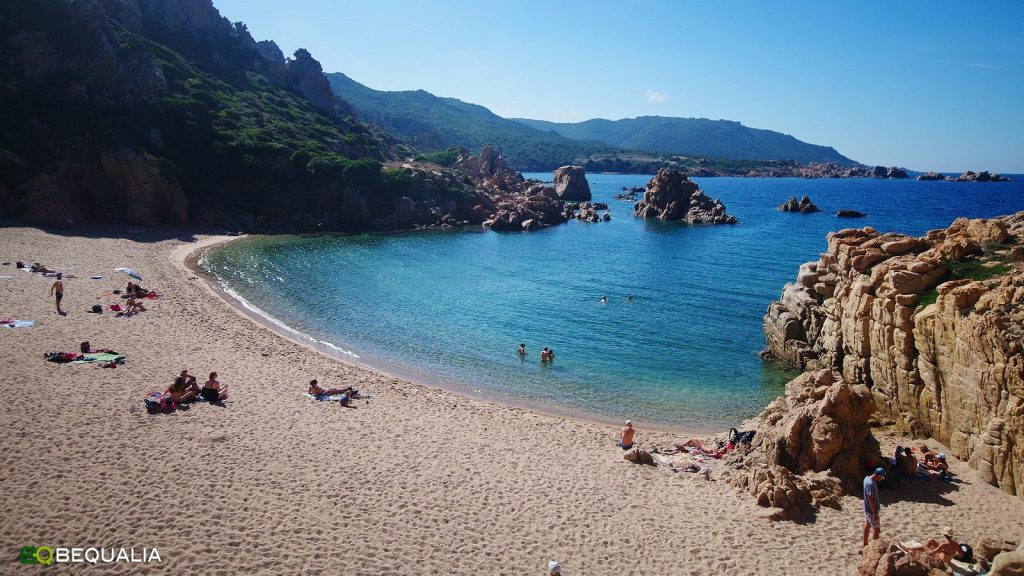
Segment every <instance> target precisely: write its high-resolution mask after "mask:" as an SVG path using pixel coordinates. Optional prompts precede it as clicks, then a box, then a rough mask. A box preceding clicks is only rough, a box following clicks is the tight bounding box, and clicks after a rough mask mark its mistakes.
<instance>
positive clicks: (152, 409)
mask: <svg viewBox="0 0 1024 576" xmlns="http://www.w3.org/2000/svg"><path fill="white" fill-rule="evenodd" d="M142 401H143V403H145V404H146V412H149V413H150V414H168V413H170V412H174V410H175V408H177V406H176V405H175V403H174V400H171V397H170V396H169V395H165V394H164V393H162V392H150V393H149V395H148V396H146V397H145V398H143V400H142Z"/></svg>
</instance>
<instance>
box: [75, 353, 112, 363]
mask: <svg viewBox="0 0 1024 576" xmlns="http://www.w3.org/2000/svg"><path fill="white" fill-rule="evenodd" d="M88 362H124V354H118V353H116V352H90V353H88V354H82V359H81V360H75V364H85V363H88Z"/></svg>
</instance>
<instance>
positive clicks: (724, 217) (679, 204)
mask: <svg viewBox="0 0 1024 576" xmlns="http://www.w3.org/2000/svg"><path fill="white" fill-rule="evenodd" d="M633 208H634V211H633V213H634V214H635V215H637V216H640V217H641V218H658V219H659V220H671V221H679V222H686V223H687V224H735V223H736V217H735V216H731V215H729V214H727V213H726V211H725V205H724V204H722V202H721V201H720V200H717V199H714V200H712V199H711V198H709V197H708V196H707V195H706V194H704V192H703V191H702V190H701V189H700V188H699V187H698V186H697V184H696V183H695V182H692V181H690V179H689V178H687V177H686V175H685V174H683V173H682V172H680V171H678V170H665V169H662V170H659V171H658V174H657V175H655V176H654V178H651V180H650V182H648V183H647V190H646V191H645V192H644V197H643V199H642V200H640V201H639V202H637V203H636V204H635V205H634V207H633Z"/></svg>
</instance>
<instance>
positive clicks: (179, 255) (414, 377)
mask: <svg viewBox="0 0 1024 576" xmlns="http://www.w3.org/2000/svg"><path fill="white" fill-rule="evenodd" d="M258 236H261V235H260V234H245V235H242V236H224V235H212V236H207V237H204V238H202V239H200V240H198V241H197V242H198V243H192V244H187V245H184V246H183V247H182V248H181V249H179V250H176V251H175V252H174V253H173V254H172V258H173V259H174V260H175V261H176V262H175V263H177V264H180V265H182V266H183V269H185V270H187V271H188V272H189V273H191V274H194V275H195V276H196V277H197V278H199V280H200V281H202V283H203V284H204V285H205V287H206V288H207V289H208V290H209V291H210V292H211V293H212V294H213V295H214V296H215V298H216V299H217V300H220V301H221V302H223V303H224V304H225V305H227V306H228V307H229V308H231V309H232V310H234V311H235V312H237V313H238V314H239V315H241V316H243V317H245V318H247V319H248V320H249V321H251V322H253V323H255V324H256V325H258V326H260V327H261V328H263V329H266V330H269V331H270V332H273V333H274V334H277V335H278V336H281V337H282V338H286V339H288V340H290V341H292V342H294V343H296V344H299V345H300V346H305V347H307V348H309V349H311V350H314V351H316V352H318V353H320V354H323V355H324V356H327V357H328V358H330V359H331V360H333V361H335V362H339V363H342V364H345V365H348V366H353V367H357V368H361V369H364V370H369V371H371V372H376V373H378V374H380V375H382V376H385V377H388V378H392V379H397V380H402V381H405V382H408V383H410V384H413V385H416V386H423V387H426V388H431V389H436V390H442V391H444V392H448V393H451V394H455V395H458V396H463V397H467V398H471V399H473V400H479V401H482V402H488V403H491V404H495V405H498V406H506V407H511V408H521V409H524V410H528V411H530V412H534V413H536V414H540V415H544V416H552V417H556V418H565V419H567V420H572V421H575V422H579V423H583V424H594V425H599V426H616V427H617V426H621V425H622V422H621V421H619V420H614V419H612V418H611V417H608V416H605V415H601V414H596V413H591V412H584V411H576V410H571V409H568V408H566V409H560V408H559V407H558V406H551V405H548V404H542V403H539V402H527V401H523V400H522V399H518V398H516V397H514V396H504V395H499V394H489V393H486V392H483V391H481V392H479V393H474V389H473V386H472V384H470V383H464V382H453V383H451V384H447V383H445V382H441V381H438V380H434V379H431V378H429V377H426V376H422V375H418V374H413V373H411V372H410V371H408V370H403V369H402V367H401V366H397V365H392V364H388V363H387V362H386V360H385V361H384V362H383V363H381V362H375V361H370V362H358V361H354V360H353V359H352V358H351V356H355V355H354V354H353V353H351V352H348V351H346V350H344V349H342V348H341V347H339V346H336V345H334V344H329V343H324V342H322V341H320V340H318V339H316V338H314V337H312V336H310V335H309V334H306V333H304V332H302V331H300V330H296V329H295V328H292V327H291V326H289V325H288V324H287V323H286V322H285V321H283V320H281V319H279V318H276V317H274V316H273V315H271V314H268V313H267V312H265V311H263V310H261V309H260V308H259V307H257V306H255V305H254V304H252V303H251V302H249V301H248V300H246V299H245V298H244V297H243V296H242V295H241V294H238V293H237V292H235V291H233V290H229V289H227V288H225V287H224V286H223V285H222V284H221V282H220V280H219V279H218V278H217V276H216V275H214V274H213V273H211V272H209V271H208V270H206V269H205V268H204V267H203V266H202V264H201V262H202V259H203V257H204V256H205V254H206V252H207V251H208V250H210V249H212V248H214V247H216V246H221V245H224V244H228V243H231V242H236V241H240V240H243V239H247V238H254V237H258ZM184 248H188V250H185V249H184ZM356 358H360V357H358V356H356ZM766 405H767V404H766ZM762 409H763V407H762ZM754 416H756V414H755V415H753V416H751V418H753V417H754ZM632 420H633V423H634V425H635V426H637V427H638V428H642V429H643V430H647V431H651V432H657V433H666V434H678V435H681V436H698V437H702V438H708V437H714V436H717V435H721V434H723V433H724V434H728V429H725V430H721V429H716V428H711V427H701V426H680V425H673V424H666V423H662V422H649V421H645V420H643V419H636V418H632ZM744 423H745V421H744V422H739V423H737V427H740V426H741V425H742V424H744Z"/></svg>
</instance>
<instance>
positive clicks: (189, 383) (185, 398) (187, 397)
mask: <svg viewBox="0 0 1024 576" xmlns="http://www.w3.org/2000/svg"><path fill="white" fill-rule="evenodd" d="M164 393H165V394H167V395H168V396H170V398H171V400H173V401H174V402H175V403H176V404H181V403H184V402H191V401H193V400H196V399H197V398H200V397H201V398H203V399H204V400H206V401H207V402H222V401H224V400H226V399H227V397H228V387H227V386H225V385H223V384H221V383H220V381H219V380H217V373H216V372H210V379H209V380H207V381H206V382H204V383H203V386H202V388H200V387H199V384H197V383H196V377H195V376H192V375H191V374H189V373H188V370H182V371H181V373H180V374H178V376H177V377H176V378H175V379H174V383H173V384H171V386H170V387H169V388H167V390H166V391H165V392H164Z"/></svg>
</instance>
